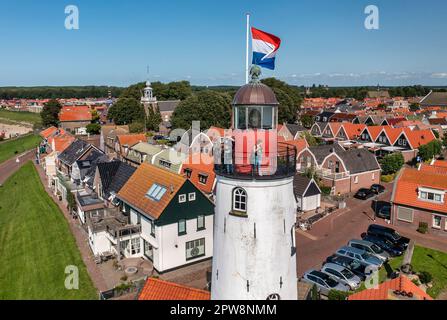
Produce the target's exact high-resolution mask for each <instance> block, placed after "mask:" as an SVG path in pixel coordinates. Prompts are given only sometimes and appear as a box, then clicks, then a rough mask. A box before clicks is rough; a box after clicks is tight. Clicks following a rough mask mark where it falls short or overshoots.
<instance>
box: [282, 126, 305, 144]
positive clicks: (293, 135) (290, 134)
mask: <svg viewBox="0 0 447 320" xmlns="http://www.w3.org/2000/svg"><path fill="white" fill-rule="evenodd" d="M306 131H307V129H306V128H304V127H303V126H301V125H299V124H290V123H284V124H282V125H278V137H283V138H284V140H285V141H288V140H295V139H299V138H300V137H301V135H302V134H303V133H304V132H306Z"/></svg>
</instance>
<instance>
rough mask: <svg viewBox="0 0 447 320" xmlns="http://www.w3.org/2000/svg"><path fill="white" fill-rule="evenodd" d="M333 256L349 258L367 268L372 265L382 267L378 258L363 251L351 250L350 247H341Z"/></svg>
mask: <svg viewBox="0 0 447 320" xmlns="http://www.w3.org/2000/svg"><path fill="white" fill-rule="evenodd" d="M335 254H338V255H339V256H344V257H349V258H352V259H354V260H357V261H358V262H361V263H364V264H366V265H367V266H370V265H374V266H377V267H379V268H380V267H382V265H383V262H382V260H380V259H379V258H377V257H375V256H373V255H371V254H369V253H368V252H366V251H365V250H361V249H357V248H352V247H348V246H345V247H341V248H340V249H338V250H337V251H336V252H335Z"/></svg>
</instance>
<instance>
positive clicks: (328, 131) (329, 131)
mask: <svg viewBox="0 0 447 320" xmlns="http://www.w3.org/2000/svg"><path fill="white" fill-rule="evenodd" d="M342 125H343V124H342V123H341V122H329V123H328V124H327V125H326V127H325V128H324V130H323V134H322V135H321V137H322V138H323V139H324V140H325V141H333V140H335V137H336V136H337V133H338V131H339V130H340V128H341V127H342Z"/></svg>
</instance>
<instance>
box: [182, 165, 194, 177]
mask: <svg viewBox="0 0 447 320" xmlns="http://www.w3.org/2000/svg"><path fill="white" fill-rule="evenodd" d="M183 172H184V173H185V175H186V177H187V178H188V179H191V174H192V171H191V169H188V168H187V169H185V170H183Z"/></svg>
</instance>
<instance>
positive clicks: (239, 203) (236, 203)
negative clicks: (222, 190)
mask: <svg viewBox="0 0 447 320" xmlns="http://www.w3.org/2000/svg"><path fill="white" fill-rule="evenodd" d="M233 211H238V212H244V213H246V212H247V192H246V191H245V190H244V189H242V188H236V189H234V190H233Z"/></svg>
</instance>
